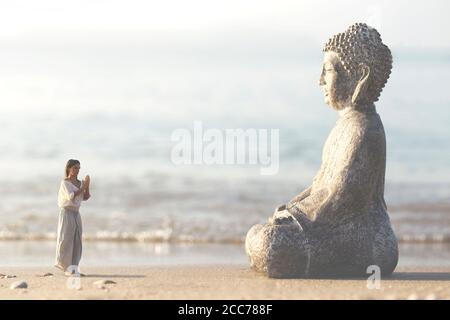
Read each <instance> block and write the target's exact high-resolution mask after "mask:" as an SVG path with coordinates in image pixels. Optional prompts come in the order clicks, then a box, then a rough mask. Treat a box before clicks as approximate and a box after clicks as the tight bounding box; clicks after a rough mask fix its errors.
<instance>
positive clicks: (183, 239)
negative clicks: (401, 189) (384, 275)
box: [0, 230, 450, 244]
mask: <svg viewBox="0 0 450 320" xmlns="http://www.w3.org/2000/svg"><path fill="white" fill-rule="evenodd" d="M397 239H398V241H399V242H400V243H449V244H450V234H432V235H430V234H400V235H398V237H397ZM13 240H20V241H56V234H55V233H41V234H40V233H35V234H20V233H14V232H0V241H13ZM83 240H84V241H89V242H140V243H143V242H144V243H146V242H148V243H193V244H196V243H198V244H200V243H219V244H243V243H244V242H245V235H242V236H241V237H226V236H224V235H217V236H216V237H211V236H206V237H202V236H192V235H188V234H179V235H174V234H173V232H172V231H171V230H157V231H152V232H139V233H134V234H133V233H128V232H110V231H99V232H97V233H95V234H84V235H83Z"/></svg>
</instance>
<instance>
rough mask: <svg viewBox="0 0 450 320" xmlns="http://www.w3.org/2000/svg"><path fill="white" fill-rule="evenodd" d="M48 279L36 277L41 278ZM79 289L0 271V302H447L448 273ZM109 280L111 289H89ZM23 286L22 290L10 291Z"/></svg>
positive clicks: (184, 275) (222, 278)
mask: <svg viewBox="0 0 450 320" xmlns="http://www.w3.org/2000/svg"><path fill="white" fill-rule="evenodd" d="M49 272H50V273H52V274H53V276H46V277H42V275H43V274H45V273H49ZM82 272H84V273H86V277H82V278H80V281H81V289H79V290H76V289H69V288H68V287H67V284H68V283H69V284H70V283H72V284H74V283H75V282H73V279H70V278H68V277H66V276H64V275H63V274H62V273H61V271H58V270H57V269H55V268H45V267H17V268H15V267H3V268H0V274H5V275H15V276H16V277H15V278H3V279H2V278H1V276H0V299H83V300H84V299H169V300H176V299H199V300H202V299H213V300H215V299H225V300H228V299H274V300H278V299H289V300H291V299H294V300H297V299H450V268H426V269H425V268H422V269H421V268H399V269H397V270H396V272H395V273H394V275H393V276H391V277H389V278H386V279H382V280H381V282H380V289H371V290H370V289H368V288H367V280H366V279H268V278H266V277H264V276H262V275H260V274H258V273H255V272H253V271H252V270H250V269H249V268H248V267H247V266H224V265H222V266H169V267H105V268H103V267H85V268H83V270H82ZM98 280H112V281H114V282H115V284H100V285H96V284H94V283H95V282H96V281H98ZM16 281H25V282H27V284H28V288H26V289H10V285H11V284H12V283H14V282H16ZM75 284H76V283H75Z"/></svg>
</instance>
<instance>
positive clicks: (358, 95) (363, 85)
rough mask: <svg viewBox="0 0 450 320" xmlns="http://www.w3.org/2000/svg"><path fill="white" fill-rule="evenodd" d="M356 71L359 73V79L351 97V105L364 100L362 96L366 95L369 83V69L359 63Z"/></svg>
mask: <svg viewBox="0 0 450 320" xmlns="http://www.w3.org/2000/svg"><path fill="white" fill-rule="evenodd" d="M358 69H359V71H360V73H361V77H360V79H359V80H358V83H357V85H356V88H355V91H353V95H352V104H357V103H358V102H361V101H362V100H364V99H363V98H364V95H366V93H367V86H368V83H369V75H370V67H369V66H368V65H366V64H364V63H360V64H359V66H358Z"/></svg>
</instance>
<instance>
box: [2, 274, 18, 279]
mask: <svg viewBox="0 0 450 320" xmlns="http://www.w3.org/2000/svg"><path fill="white" fill-rule="evenodd" d="M11 278H16V276H14V275H9V274H0V279H11Z"/></svg>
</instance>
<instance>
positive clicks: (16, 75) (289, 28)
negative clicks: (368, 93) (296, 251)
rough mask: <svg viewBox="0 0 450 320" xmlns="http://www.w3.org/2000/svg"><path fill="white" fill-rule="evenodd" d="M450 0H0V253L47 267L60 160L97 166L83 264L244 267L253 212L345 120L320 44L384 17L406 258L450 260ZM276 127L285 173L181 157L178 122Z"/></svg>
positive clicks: (287, 191)
mask: <svg viewBox="0 0 450 320" xmlns="http://www.w3.org/2000/svg"><path fill="white" fill-rule="evenodd" d="M449 9H450V7H449V4H448V3H447V2H446V1H439V0H430V1H427V2H424V1H396V2H394V3H392V2H390V1H356V0H344V1H339V3H337V2H335V1H323V0H320V1H294V0H292V1H291V0H284V1H275V0H258V1H256V0H247V1H237V0H229V1H215V0H190V1H182V0H168V1H164V2H161V1H138V0H128V1H123V0H104V1H103V0H89V1H87V0H80V1H77V3H76V4H75V3H71V2H68V1H56V0H55V1H53V0H41V1H39V2H36V1H31V0H18V1H14V2H10V1H1V2H0V128H1V134H0V150H1V152H0V194H1V201H0V266H1V265H15V266H16V265H52V263H53V254H54V249H55V248H54V239H55V236H56V228H57V220H58V212H59V210H58V208H57V205H56V197H57V192H58V188H59V184H60V181H61V179H62V178H63V172H64V166H65V163H66V161H67V160H68V159H69V158H75V159H79V160H80V161H81V173H80V174H81V175H82V177H84V175H85V174H90V175H91V178H92V186H91V188H92V190H91V193H92V198H91V200H89V202H87V203H84V204H83V206H82V208H81V213H82V217H83V223H84V236H85V240H86V241H87V242H86V243H85V254H84V261H83V262H84V264H91V265H93V264H103V265H104V264H116V265H117V264H119V265H130V264H131V265H132V264H139V265H142V264H165V263H169V264H186V263H224V262H227V263H239V264H241V263H242V264H245V263H247V260H246V257H245V254H244V249H243V240H244V237H245V233H246V232H247V230H248V229H249V228H250V226H251V225H253V224H254V223H261V222H264V221H265V220H266V219H267V218H268V217H269V216H270V215H271V214H272V212H273V210H274V209H275V207H277V206H278V205H280V204H282V203H286V202H287V201H289V200H290V199H291V198H292V197H294V196H295V195H296V194H298V193H299V192H300V191H302V190H303V189H304V188H305V187H307V186H308V185H309V184H310V183H311V180H312V178H313V176H314V175H315V173H316V171H317V170H318V169H319V166H320V161H321V152H322V147H323V144H324V142H325V139H326V137H327V135H328V133H329V132H330V130H331V128H332V127H333V125H334V123H335V121H336V120H337V113H336V112H335V111H333V110H331V109H330V108H329V107H328V106H327V105H325V103H324V101H323V96H322V93H321V91H320V88H319V86H318V79H319V75H320V71H321V62H322V52H321V49H322V46H323V44H324V43H325V42H326V41H327V39H328V38H329V37H331V36H332V35H333V34H336V33H338V32H342V31H344V30H345V29H346V28H347V27H348V26H349V25H351V24H353V23H355V22H366V23H368V24H369V25H371V26H373V27H375V28H377V30H378V31H379V32H380V34H381V36H382V39H383V41H384V43H385V44H387V45H388V46H389V47H390V48H391V51H392V54H393V59H394V67H393V71H392V74H391V78H390V79H389V81H388V83H387V85H386V87H385V89H384V91H383V93H382V95H381V98H380V100H379V102H378V103H377V110H378V112H379V114H380V116H381V118H382V120H383V122H384V126H385V131H386V136H387V171H386V190H385V197H386V201H387V204H388V210H389V213H390V216H391V220H392V223H393V227H394V229H395V231H396V234H397V236H398V238H399V240H400V243H401V247H400V255H401V257H400V265H403V266H410V265H420V266H421V265H435V266H443V265H446V266H447V265H449V264H450V259H448V258H449V257H450V166H449V164H450V139H449V136H450V126H449V123H450V91H449V90H448V88H447V87H448V81H447V78H448V74H449V73H450V41H449V39H448V37H447V35H448V33H449V31H450V21H449V20H448V19H447V17H446V15H447V12H448V11H449ZM196 120H199V121H202V123H203V126H204V128H205V129H208V128H215V129H220V130H224V129H227V128H243V129H249V128H254V129H279V130H280V143H279V145H280V159H279V162H280V170H279V172H278V174H276V175H272V176H261V175H260V170H259V169H260V167H259V166H255V165H240V166H219V165H212V166H206V165H196V166H175V165H174V164H173V163H172V162H171V158H170V152H171V148H172V147H173V145H174V143H173V142H171V140H170V137H171V133H172V132H173V131H174V130H175V129H179V128H186V129H188V130H192V128H193V123H194V121H196Z"/></svg>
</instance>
